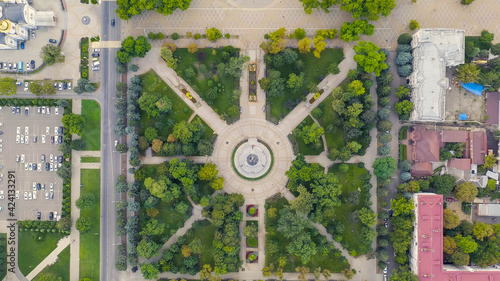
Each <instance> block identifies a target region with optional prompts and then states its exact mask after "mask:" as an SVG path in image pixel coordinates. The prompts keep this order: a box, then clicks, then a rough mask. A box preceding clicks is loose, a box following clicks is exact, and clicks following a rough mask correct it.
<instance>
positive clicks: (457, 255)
mask: <svg viewBox="0 0 500 281" xmlns="http://www.w3.org/2000/svg"><path fill="white" fill-rule="evenodd" d="M449 259H450V261H451V262H452V263H453V265H455V266H464V265H468V264H469V260H470V256H469V254H467V253H464V252H462V251H460V250H456V251H455V252H454V253H453V254H451V255H450V256H449Z"/></svg>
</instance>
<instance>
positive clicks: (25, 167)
mask: <svg viewBox="0 0 500 281" xmlns="http://www.w3.org/2000/svg"><path fill="white" fill-rule="evenodd" d="M24 170H25V171H27V170H28V163H25V164H24Z"/></svg>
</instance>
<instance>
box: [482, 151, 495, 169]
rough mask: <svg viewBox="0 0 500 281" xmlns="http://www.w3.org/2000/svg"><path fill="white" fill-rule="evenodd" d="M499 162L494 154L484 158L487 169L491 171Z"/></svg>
mask: <svg viewBox="0 0 500 281" xmlns="http://www.w3.org/2000/svg"><path fill="white" fill-rule="evenodd" d="M496 162H497V158H496V157H495V155H493V154H488V155H486V156H485V157H484V165H483V167H484V168H485V169H488V170H491V169H493V165H495V163H496Z"/></svg>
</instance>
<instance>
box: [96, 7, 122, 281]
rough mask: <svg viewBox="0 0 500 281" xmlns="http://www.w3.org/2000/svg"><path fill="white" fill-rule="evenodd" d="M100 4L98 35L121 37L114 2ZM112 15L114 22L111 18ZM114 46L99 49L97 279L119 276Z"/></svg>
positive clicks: (117, 76)
mask: <svg viewBox="0 0 500 281" xmlns="http://www.w3.org/2000/svg"><path fill="white" fill-rule="evenodd" d="M101 6H102V19H103V25H102V38H103V40H105V41H121V20H120V19H119V18H118V17H117V16H116V14H115V9H116V2H114V1H103V2H101ZM112 19H115V21H116V22H115V26H111V20H112ZM115 57H116V49H103V50H101V61H102V62H103V63H102V65H101V75H103V77H102V79H101V81H102V83H101V86H102V89H103V96H102V99H101V105H102V115H101V118H102V121H101V130H102V133H101V134H102V148H101V153H102V155H101V156H102V157H101V159H102V163H101V165H102V166H101V167H102V168H101V169H102V170H101V175H102V176H101V278H100V279H101V280H119V277H118V271H117V270H116V269H115V251H116V246H117V244H118V243H119V241H120V240H119V238H118V237H117V236H116V234H115V225H116V213H115V208H114V205H115V204H114V203H113V201H117V200H118V199H119V194H118V193H117V192H116V191H115V189H114V187H113V186H114V182H115V180H116V178H117V176H118V175H119V173H120V154H119V153H118V152H116V151H115V150H114V141H115V135H114V132H113V128H114V124H115V121H116V115H115V107H114V101H113V97H114V96H115V92H116V83H117V82H118V81H120V75H119V74H118V73H117V72H116V67H115V61H114V60H115Z"/></svg>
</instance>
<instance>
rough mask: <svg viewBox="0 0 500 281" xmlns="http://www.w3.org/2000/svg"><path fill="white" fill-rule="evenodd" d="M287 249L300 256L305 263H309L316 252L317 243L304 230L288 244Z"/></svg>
mask: <svg viewBox="0 0 500 281" xmlns="http://www.w3.org/2000/svg"><path fill="white" fill-rule="evenodd" d="M286 249H287V251H288V252H289V253H290V254H292V255H295V256H297V257H299V258H300V259H301V261H302V263H303V264H307V263H308V262H309V260H310V259H311V257H312V256H313V255H314V254H316V244H315V243H314V242H313V241H312V239H311V236H310V235H309V234H308V233H305V232H302V233H301V234H299V235H298V236H297V237H296V238H295V239H294V240H293V241H292V242H290V244H289V245H288V246H287V248H286Z"/></svg>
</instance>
